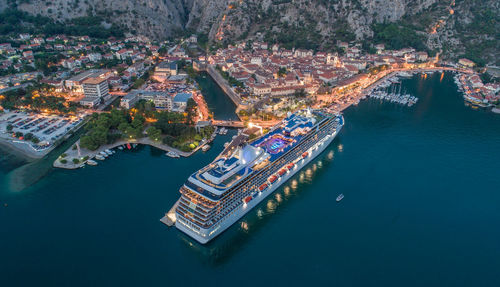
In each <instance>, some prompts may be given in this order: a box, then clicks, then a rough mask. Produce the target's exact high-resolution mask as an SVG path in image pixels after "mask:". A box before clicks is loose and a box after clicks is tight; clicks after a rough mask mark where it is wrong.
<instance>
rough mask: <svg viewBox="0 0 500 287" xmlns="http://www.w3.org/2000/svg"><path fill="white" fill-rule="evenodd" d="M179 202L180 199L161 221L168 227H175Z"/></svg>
mask: <svg viewBox="0 0 500 287" xmlns="http://www.w3.org/2000/svg"><path fill="white" fill-rule="evenodd" d="M179 200H180V199H178V200H177V202H175V204H174V206H172V208H170V210H169V211H168V212H167V213H165V216H163V217H162V218H161V219H160V221H161V222H162V223H164V224H166V225H167V226H173V225H174V224H175V220H176V218H175V209H176V208H177V205H179Z"/></svg>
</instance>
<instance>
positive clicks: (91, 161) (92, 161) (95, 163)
mask: <svg viewBox="0 0 500 287" xmlns="http://www.w3.org/2000/svg"><path fill="white" fill-rule="evenodd" d="M87 164H88V165H97V161H94V160H91V159H89V160H87Z"/></svg>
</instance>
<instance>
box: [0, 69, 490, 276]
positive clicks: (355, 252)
mask: <svg viewBox="0 0 500 287" xmlns="http://www.w3.org/2000/svg"><path fill="white" fill-rule="evenodd" d="M404 86H405V87H406V89H407V90H408V91H409V92H410V93H412V94H414V95H417V96H418V97H419V98H420V101H419V102H418V103H417V105H415V106H414V107H411V108H408V107H406V108H405V107H401V106H398V105H396V104H389V103H381V102H378V101H377V100H368V101H365V102H362V103H361V104H360V105H359V106H357V107H353V108H350V109H349V110H347V111H346V112H345V119H346V125H345V127H344V129H343V131H342V132H341V134H340V136H339V137H338V138H337V139H336V140H335V141H334V142H333V143H332V144H331V146H330V147H329V148H328V149H327V150H326V151H325V152H324V153H323V154H322V155H320V156H319V157H318V158H317V159H316V160H315V161H314V162H312V163H311V164H310V165H309V166H308V168H306V169H304V170H303V171H301V172H300V174H298V175H297V176H295V177H294V178H293V179H292V180H291V181H289V182H287V183H286V184H285V185H284V186H283V187H282V188H281V189H280V190H278V191H277V192H276V193H274V194H273V195H272V196H270V197H269V200H265V201H263V203H262V204H261V205H260V206H258V207H257V208H256V209H254V210H252V211H251V212H250V214H249V215H248V216H246V217H244V218H243V220H241V221H240V222H238V223H237V224H235V225H234V226H233V227H232V228H230V229H229V230H228V231H227V232H225V233H223V234H222V235H221V236H220V237H219V238H217V239H216V240H215V241H213V242H212V243H210V244H209V245H207V246H201V245H199V244H196V243H195V242H194V241H192V240H190V239H189V238H188V237H186V236H184V235H182V234H181V233H180V232H178V231H177V230H175V229H171V228H167V227H166V226H164V225H163V224H162V223H160V222H159V221H158V220H159V218H160V217H162V216H163V213H164V212H165V211H167V210H168V209H169V208H170V207H171V205H172V204H173V203H174V202H175V201H176V200H177V198H178V196H179V195H178V191H177V190H178V187H179V186H180V185H181V184H182V183H183V181H184V180H185V179H186V178H187V176H188V175H189V174H190V173H191V172H193V171H195V170H196V169H198V168H200V167H202V166H203V165H205V164H207V163H208V162H210V161H211V160H212V159H213V158H214V157H215V156H216V155H217V154H218V153H219V152H220V151H221V149H222V144H223V143H224V142H225V141H228V140H229V139H230V138H231V136H232V134H228V135H227V136H225V137H217V139H216V141H215V143H214V147H213V148H212V149H211V150H209V151H208V152H207V153H205V154H204V153H197V154H195V155H194V156H193V157H191V158H187V159H170V158H167V157H165V156H164V154H163V152H160V151H158V150H156V149H151V148H149V147H141V148H139V149H138V150H136V151H134V152H129V151H127V152H119V153H117V154H116V155H114V156H113V157H112V158H111V159H109V160H106V161H104V162H100V163H99V165H98V166H96V167H85V168H83V169H80V170H76V171H66V170H51V171H50V172H49V173H48V174H47V175H46V176H44V177H43V178H42V179H41V180H39V181H38V182H36V183H35V184H34V185H31V186H29V187H26V188H24V189H21V190H16V191H13V190H12V189H11V187H10V185H11V184H10V183H11V182H12V181H13V180H14V178H13V177H14V176H15V175H16V173H15V170H14V171H12V170H11V169H10V168H8V165H5V164H4V165H2V170H3V173H0V187H2V191H1V192H0V204H1V207H0V280H1V281H0V282H1V285H2V286H200V285H202V284H203V286H255V285H256V284H259V285H260V286H272V285H276V286H301V285H302V286H304V285H306V284H307V285H309V286H499V285H500V277H499V276H498V270H499V266H500V229H499V228H498V224H499V222H500V208H499V206H500V192H499V190H500V189H499V188H498V187H499V186H500V177H499V173H498V171H499V170H500V153H499V151H498V148H499V147H500V117H498V115H495V114H492V113H489V112H487V111H483V110H472V109H471V108H469V107H466V106H464V103H463V100H462V99H461V97H460V96H459V95H458V94H457V93H456V92H455V91H456V87H455V86H454V84H453V81H452V78H451V75H447V76H445V78H444V79H443V81H442V83H440V81H439V75H435V76H432V77H428V78H427V79H426V80H424V79H420V78H414V79H412V80H408V81H405V83H404ZM209 105H210V103H209ZM339 193H344V194H345V198H344V200H343V201H342V202H340V203H336V202H335V198H336V197H337V195H338V194H339ZM5 202H6V203H8V207H4V206H3V203H5Z"/></svg>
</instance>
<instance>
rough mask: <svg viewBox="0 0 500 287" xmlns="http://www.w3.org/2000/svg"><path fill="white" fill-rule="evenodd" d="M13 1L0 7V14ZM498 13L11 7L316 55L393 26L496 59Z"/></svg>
mask: <svg viewBox="0 0 500 287" xmlns="http://www.w3.org/2000/svg"><path fill="white" fill-rule="evenodd" d="M15 1H16V0H0V10H1V9H4V8H5V7H7V6H8V5H12V2H15ZM499 6H500V2H499V1H497V0H51V1H47V0H17V7H18V9H20V10H24V11H27V12H30V13H32V14H42V15H44V16H49V17H51V18H53V19H56V20H63V21H64V20H65V19H68V18H73V17H79V16H86V15H97V16H102V17H103V19H106V21H107V22H109V23H114V24H118V25H121V26H123V27H126V28H128V30H129V31H131V32H132V33H137V34H142V35H146V36H150V37H152V38H157V39H163V38H165V37H168V36H171V35H174V34H175V33H176V32H185V31H196V32H199V33H207V34H208V35H209V39H211V40H215V41H222V42H233V41H236V40H244V39H246V38H248V37H254V36H257V37H258V38H262V39H263V40H265V41H277V42H285V43H286V42H288V43H290V45H298V46H304V43H313V44H314V45H313V47H314V48H322V49H331V48H333V47H334V45H335V42H336V41H337V40H343V41H351V40H363V39H368V40H370V39H371V38H372V37H373V36H374V35H373V33H374V32H373V24H374V23H390V22H396V23H397V24H398V25H405V26H406V27H410V28H411V29H413V30H415V32H416V33H417V35H419V36H421V37H422V38H424V41H425V44H426V45H427V47H428V48H429V49H435V50H439V49H444V50H445V51H446V52H448V53H450V54H453V53H455V54H457V53H463V52H464V47H465V45H466V44H467V43H474V45H473V47H476V46H477V45H476V44H477V43H485V41H486V43H487V44H486V45H487V46H488V47H490V48H491V47H493V48H494V49H490V50H492V51H493V54H495V52H496V54H498V51H496V50H498V48H495V46H497V45H498V39H497V38H498V36H497V33H498V32H495V30H496V31H498V30H500V27H499V22H500V20H499V15H500V9H499ZM485 25H486V26H488V29H485V30H484V31H483V30H481V28H482V27H483V26H485ZM485 31H486V32H485ZM301 41H302V42H301ZM480 46H481V45H480Z"/></svg>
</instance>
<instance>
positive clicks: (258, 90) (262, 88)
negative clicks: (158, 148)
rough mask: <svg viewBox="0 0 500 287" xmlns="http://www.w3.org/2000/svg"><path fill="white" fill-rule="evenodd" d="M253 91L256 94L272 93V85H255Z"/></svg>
mask: <svg viewBox="0 0 500 287" xmlns="http://www.w3.org/2000/svg"><path fill="white" fill-rule="evenodd" d="M253 93H254V94H255V95H256V96H262V95H268V94H270V93H271V86H269V85H255V86H254V87H253Z"/></svg>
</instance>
